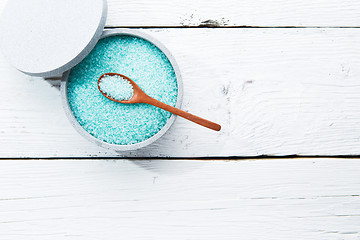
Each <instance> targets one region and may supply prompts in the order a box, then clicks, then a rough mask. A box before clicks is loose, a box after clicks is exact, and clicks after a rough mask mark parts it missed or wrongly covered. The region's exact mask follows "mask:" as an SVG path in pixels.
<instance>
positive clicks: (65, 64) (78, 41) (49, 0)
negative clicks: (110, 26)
mask: <svg viewBox="0 0 360 240" xmlns="http://www.w3.org/2000/svg"><path fill="white" fill-rule="evenodd" d="M106 15H107V5H106V0H86V1H84V0H26V1H24V0H11V1H8V3H7V5H6V7H5V9H4V11H3V13H2V16H1V18H0V46H1V49H2V52H3V53H4V55H5V57H6V58H7V59H8V60H9V61H10V63H11V64H12V65H13V66H14V67H16V68H17V69H18V70H20V71H22V72H24V73H26V74H29V75H32V76H40V77H51V76H56V75H60V74H62V73H63V72H65V71H66V70H69V69H70V68H72V67H74V66H75V65H76V64H78V63H79V62H80V61H81V60H83V59H84V58H85V57H86V55H88V54H89V53H90V51H91V50H92V49H93V48H94V46H95V45H96V43H97V42H98V40H99V39H100V36H101V34H102V31H103V29H104V26H105V22H106Z"/></svg>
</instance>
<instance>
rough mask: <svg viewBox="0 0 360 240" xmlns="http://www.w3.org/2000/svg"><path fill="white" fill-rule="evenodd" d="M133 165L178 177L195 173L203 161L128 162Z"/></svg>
mask: <svg viewBox="0 0 360 240" xmlns="http://www.w3.org/2000/svg"><path fill="white" fill-rule="evenodd" d="M130 162H132V163H134V164H135V165H137V166H139V167H142V168H144V169H146V170H148V171H151V172H154V173H158V174H164V175H168V174H169V175H178V174H184V173H188V172H192V171H195V170H197V169H199V168H201V167H202V166H204V164H205V162H204V161H192V160H146V159H143V160H130Z"/></svg>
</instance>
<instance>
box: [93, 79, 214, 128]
mask: <svg viewBox="0 0 360 240" xmlns="http://www.w3.org/2000/svg"><path fill="white" fill-rule="evenodd" d="M105 76H120V77H121V78H123V79H125V80H128V81H129V83H130V84H131V85H132V87H133V96H132V97H131V98H130V99H129V100H117V99H115V98H113V97H111V96H109V95H108V94H106V93H105V92H103V91H102V89H101V88H100V82H101V81H102V78H103V77H105ZM97 85H98V89H99V91H100V92H101V94H102V95H104V97H106V98H108V99H110V100H112V101H114V102H119V103H126V104H131V103H146V104H150V105H153V106H155V107H158V108H161V109H164V110H165V111H168V112H171V113H173V114H176V115H178V116H180V117H183V118H185V119H187V120H190V121H192V122H194V123H197V124H199V125H201V126H204V127H207V128H210V129H212V130H215V131H220V129H221V126H220V125H219V124H217V123H214V122H211V121H209V120H206V119H204V118H201V117H198V116H195V115H192V114H190V113H188V112H185V111H183V110H180V109H178V108H175V107H173V106H170V105H167V104H165V103H163V102H160V101H158V100H156V99H154V98H152V97H150V96H149V95H147V94H146V93H144V91H143V90H141V88H140V87H139V86H138V85H137V84H136V83H135V82H134V81H133V80H131V79H130V78H128V77H127V76H125V75H122V74H119V73H104V74H103V75H101V76H100V77H99V80H98V82H97Z"/></svg>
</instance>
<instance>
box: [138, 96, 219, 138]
mask: <svg viewBox="0 0 360 240" xmlns="http://www.w3.org/2000/svg"><path fill="white" fill-rule="evenodd" d="M144 103H147V104H150V105H153V106H155V107H158V108H161V109H164V110H165V111H168V112H171V113H173V114H176V115H178V116H180V117H183V118H186V119H187V120H190V121H192V122H194V123H197V124H199V125H201V126H204V127H207V128H210V129H212V130H214V131H220V129H221V126H220V125H219V124H217V123H214V122H211V121H209V120H206V119H204V118H201V117H198V116H195V115H193V114H191V113H188V112H185V111H183V110H180V109H178V108H175V107H173V106H170V105H167V104H165V103H163V102H160V101H158V100H156V99H154V98H152V97H149V98H146V101H144Z"/></svg>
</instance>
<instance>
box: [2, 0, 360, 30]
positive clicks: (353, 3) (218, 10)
mask: <svg viewBox="0 0 360 240" xmlns="http://www.w3.org/2000/svg"><path fill="white" fill-rule="evenodd" d="M107 1H108V21H107V26H112V27H114V26H117V27H119V26H120V27H149V26H151V27H154V26H167V27H169V26H178V27H183V26H199V25H202V26H209V27H224V26H269V27H272V26H320V27H328V26H351V27H354V26H356V27H358V26H360V24H359V23H360V15H359V12H360V2H359V1H357V0H343V1H338V0H312V1H311V0H306V1H304V0H291V1H288V0H273V1H267V0H257V1H252V0H226V1H224V0H222V1H206V0H197V1H193V0H172V1H166V0H152V1H148V0H132V1H118V0H107ZM6 2H7V0H0V12H1V11H2V9H3V8H4V6H5V4H6Z"/></svg>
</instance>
